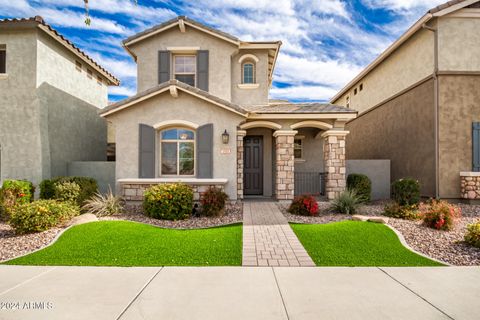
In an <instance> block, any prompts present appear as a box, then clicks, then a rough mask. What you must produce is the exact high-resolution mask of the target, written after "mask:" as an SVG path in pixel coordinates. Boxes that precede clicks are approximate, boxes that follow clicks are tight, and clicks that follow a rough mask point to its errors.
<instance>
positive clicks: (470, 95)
mask: <svg viewBox="0 0 480 320" xmlns="http://www.w3.org/2000/svg"><path fill="white" fill-rule="evenodd" d="M439 82H440V83H439V84H440V97H439V102H440V103H439V108H440V116H439V122H440V128H439V151H440V161H439V166H440V171H439V174H440V196H441V197H442V198H459V197H460V171H471V170H472V163H473V160H472V122H480V76H478V75H477V76H465V75H464V76H460V75H459V76H440V77H439Z"/></svg>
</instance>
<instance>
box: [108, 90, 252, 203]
mask: <svg viewBox="0 0 480 320" xmlns="http://www.w3.org/2000/svg"><path fill="white" fill-rule="evenodd" d="M243 119H244V118H243V117H242V116H240V115H237V114H235V113H232V112H230V111H227V110H225V109H223V108H221V107H219V106H216V105H213V104H210V103H208V102H205V101H203V100H201V99H198V98H195V97H193V96H191V95H190V94H188V93H184V92H182V91H181V90H178V98H173V97H172V96H171V95H170V94H169V93H168V92H164V93H162V94H160V95H157V96H155V97H153V98H151V99H148V100H144V101H142V102H138V103H137V104H136V105H135V106H132V107H130V108H127V109H125V110H123V111H122V112H118V113H114V114H112V115H110V116H107V120H109V121H112V122H113V124H114V127H115V131H116V132H115V135H116V139H117V145H116V150H117V159H116V163H117V165H116V179H131V178H138V177H139V174H138V150H139V148H138V142H139V138H138V133H139V123H143V124H147V125H150V126H154V125H155V124H157V123H159V122H162V121H167V120H184V121H190V122H193V123H196V124H198V125H204V124H207V123H213V178H226V179H228V183H227V184H226V186H225V190H226V193H227V194H228V195H229V197H230V199H232V200H235V199H237V190H236V187H237V185H236V179H237V162H236V160H237V150H236V139H235V135H236V132H237V126H238V125H239V124H240V122H241V121H242V120H243ZM225 129H226V130H227V132H228V133H229V134H230V141H229V143H228V145H226V144H223V143H222V136H221V135H222V133H223V132H224V130H225ZM157 145H158V144H157ZM222 148H229V149H230V150H231V152H230V153H227V154H222V153H221V149H222ZM156 157H157V165H156V169H157V171H158V150H157V153H156ZM117 191H119V186H118V185H117Z"/></svg>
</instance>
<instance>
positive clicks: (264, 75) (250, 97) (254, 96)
mask: <svg viewBox="0 0 480 320" xmlns="http://www.w3.org/2000/svg"><path fill="white" fill-rule="evenodd" d="M245 54H252V55H254V56H256V57H257V58H258V59H259V61H258V62H257V63H255V80H256V81H255V82H256V83H258V84H259V87H258V88H255V89H241V88H239V87H238V85H239V84H241V83H242V63H239V62H238V61H239V59H240V58H241V57H242V56H243V55H245ZM250 61H251V60H250ZM231 73H232V102H234V103H238V104H241V105H261V104H268V90H269V81H268V50H240V52H239V53H238V54H236V55H234V56H233V57H232V67H231Z"/></svg>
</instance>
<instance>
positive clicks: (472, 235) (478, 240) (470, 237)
mask: <svg viewBox="0 0 480 320" xmlns="http://www.w3.org/2000/svg"><path fill="white" fill-rule="evenodd" d="M465 242H467V243H468V244H471V245H472V246H474V247H477V248H480V221H478V222H476V223H472V224H469V225H468V226H467V233H466V234H465Z"/></svg>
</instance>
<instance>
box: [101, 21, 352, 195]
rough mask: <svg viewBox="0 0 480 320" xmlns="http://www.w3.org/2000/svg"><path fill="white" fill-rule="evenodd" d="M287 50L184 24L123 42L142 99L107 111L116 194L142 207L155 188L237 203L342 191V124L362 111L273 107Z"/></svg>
mask: <svg viewBox="0 0 480 320" xmlns="http://www.w3.org/2000/svg"><path fill="white" fill-rule="evenodd" d="M280 45H281V43H280V42H279V41H275V42H244V41H241V40H239V39H237V38H236V37H233V36H231V35H229V34H226V33H224V32H221V31H218V30H215V29H212V28H210V27H208V26H205V25H203V24H200V23H198V22H196V21H194V20H191V19H188V18H186V17H178V18H175V19H172V20H170V21H167V22H165V23H162V24H160V25H157V26H155V27H153V28H151V29H148V30H146V31H144V32H141V33H139V34H137V35H134V36H132V37H130V38H128V39H126V40H125V41H124V47H125V49H126V50H127V51H128V52H129V53H130V54H131V56H132V57H133V58H134V59H135V61H136V62H137V67H138V93H137V94H136V95H135V96H133V97H130V98H128V99H126V100H123V101H120V102H117V103H115V104H112V105H110V106H108V107H106V108H105V109H103V110H102V112H101V115H102V116H103V117H105V118H106V119H107V120H108V121H109V122H111V123H112V128H115V140H116V178H117V182H118V185H117V187H118V192H119V193H121V194H122V195H123V196H124V197H125V198H126V199H127V200H141V199H142V195H143V190H144V189H145V188H146V187H147V186H148V185H151V184H156V183H167V182H175V181H182V182H185V183H188V184H190V185H192V186H193V188H194V190H195V197H196V198H197V199H198V197H199V194H200V193H201V192H202V191H203V190H205V189H206V187H207V186H211V185H216V186H220V187H222V188H224V189H225V191H226V192H227V194H228V195H229V197H230V199H231V200H240V199H243V198H244V196H245V197H246V196H263V197H274V198H276V199H278V200H291V199H292V198H293V197H294V194H295V193H297V194H298V193H304V192H311V193H325V194H326V196H327V197H328V198H330V199H332V198H333V197H335V196H336V195H337V194H338V193H339V192H341V191H342V190H344V188H345V136H346V135H347V134H348V132H347V131H345V123H346V122H347V121H349V120H351V119H354V118H355V117H356V114H357V112H356V111H353V110H351V109H347V108H344V107H339V106H335V105H330V104H318V103H313V104H293V103H288V102H285V101H269V99H268V94H269V89H270V87H271V84H272V76H273V72H274V68H275V62H276V59H277V56H278V52H279V50H280ZM323 178H324V179H323Z"/></svg>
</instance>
